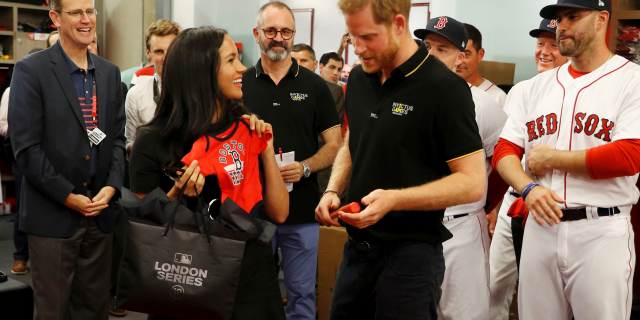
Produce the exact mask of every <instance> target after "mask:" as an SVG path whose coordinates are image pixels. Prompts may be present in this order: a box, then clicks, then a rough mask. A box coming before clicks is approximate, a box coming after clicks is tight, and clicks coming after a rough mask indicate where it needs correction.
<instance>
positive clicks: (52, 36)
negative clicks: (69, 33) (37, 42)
mask: <svg viewBox="0 0 640 320" xmlns="http://www.w3.org/2000/svg"><path fill="white" fill-rule="evenodd" d="M59 38H60V32H59V31H58V30H53V31H51V33H49V37H47V48H49V47H51V46H52V45H53V44H54V43H56V41H58V39H59Z"/></svg>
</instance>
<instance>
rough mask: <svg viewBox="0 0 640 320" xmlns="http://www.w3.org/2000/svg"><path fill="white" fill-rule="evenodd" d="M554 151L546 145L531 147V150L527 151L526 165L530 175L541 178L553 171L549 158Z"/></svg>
mask: <svg viewBox="0 0 640 320" xmlns="http://www.w3.org/2000/svg"><path fill="white" fill-rule="evenodd" d="M554 151H555V149H553V148H551V147H550V146H547V145H540V146H539V145H536V144H534V145H533V149H531V151H529V158H527V164H528V165H529V170H531V174H534V175H536V176H541V175H544V174H546V173H547V172H549V171H551V170H553V168H552V167H551V157H552V156H553V152H554Z"/></svg>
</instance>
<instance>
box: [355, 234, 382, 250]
mask: <svg viewBox="0 0 640 320" xmlns="http://www.w3.org/2000/svg"><path fill="white" fill-rule="evenodd" d="M349 241H351V243H352V244H353V248H354V249H356V251H357V252H371V251H377V250H380V249H381V246H379V245H374V244H371V243H369V242H367V241H361V240H356V239H355V238H354V237H352V236H351V235H349Z"/></svg>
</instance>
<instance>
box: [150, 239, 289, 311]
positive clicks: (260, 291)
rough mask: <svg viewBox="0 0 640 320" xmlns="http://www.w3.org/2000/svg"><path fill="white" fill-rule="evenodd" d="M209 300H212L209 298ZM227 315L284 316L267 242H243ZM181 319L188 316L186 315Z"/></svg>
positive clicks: (270, 250)
mask: <svg viewBox="0 0 640 320" xmlns="http://www.w3.org/2000/svg"><path fill="white" fill-rule="evenodd" d="M212 303H215V302H214V301H212ZM170 319H175V318H167V317H162V316H153V315H150V316H149V317H148V318H147V320H170ZM231 319H232V320H285V314H284V306H283V305H282V296H281V294H280V285H279V284H278V274H277V272H276V267H275V265H274V262H273V252H272V249H271V243H269V244H267V245H265V246H260V245H257V244H256V243H254V242H247V245H246V246H245V249H244V258H243V260H242V267H241V269H240V281H239V282H238V291H237V292H236V300H235V304H234V306H233V315H232V316H231ZM182 320H189V318H184V319H182Z"/></svg>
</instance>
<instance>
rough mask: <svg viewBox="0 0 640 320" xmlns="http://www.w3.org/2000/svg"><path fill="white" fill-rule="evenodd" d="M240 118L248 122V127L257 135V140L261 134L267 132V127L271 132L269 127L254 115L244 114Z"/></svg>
mask: <svg viewBox="0 0 640 320" xmlns="http://www.w3.org/2000/svg"><path fill="white" fill-rule="evenodd" d="M242 118H244V119H247V120H249V127H250V128H251V130H255V131H256V132H257V133H258V138H262V134H264V132H265V131H267V126H269V130H271V125H270V124H268V123H266V122H264V120H260V119H258V116H256V115H255V114H251V115H249V114H245V115H243V116H242Z"/></svg>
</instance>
